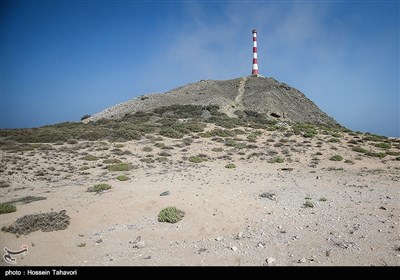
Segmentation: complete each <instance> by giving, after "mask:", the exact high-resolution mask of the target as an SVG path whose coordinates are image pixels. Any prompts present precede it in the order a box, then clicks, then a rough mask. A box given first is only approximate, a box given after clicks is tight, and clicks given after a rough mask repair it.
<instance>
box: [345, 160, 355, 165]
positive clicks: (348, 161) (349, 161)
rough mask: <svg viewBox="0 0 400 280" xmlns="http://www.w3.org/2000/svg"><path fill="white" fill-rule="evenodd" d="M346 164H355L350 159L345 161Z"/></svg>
mask: <svg viewBox="0 0 400 280" xmlns="http://www.w3.org/2000/svg"><path fill="white" fill-rule="evenodd" d="M344 163H348V164H354V161H352V160H350V159H346V160H345V161H344Z"/></svg>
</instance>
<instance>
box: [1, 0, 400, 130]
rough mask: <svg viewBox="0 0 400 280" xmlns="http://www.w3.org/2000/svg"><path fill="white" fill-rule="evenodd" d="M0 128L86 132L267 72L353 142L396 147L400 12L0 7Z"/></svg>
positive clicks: (185, 4) (276, 6)
mask: <svg viewBox="0 0 400 280" xmlns="http://www.w3.org/2000/svg"><path fill="white" fill-rule="evenodd" d="M0 10H1V14H0V20H1V37H0V43H1V49H0V70H1V77H0V82H1V96H0V110H1V115H0V128H26V127H38V126H42V125H48V124H55V123H59V122H65V121H79V120H80V118H81V117H82V116H83V115H86V114H89V115H92V114H94V113H96V112H99V111H102V110H103V109H105V108H107V107H110V106H112V105H115V104H117V103H121V102H124V101H127V100H130V99H132V98H135V97H137V96H140V95H144V94H148V93H156V92H157V93H164V92H167V91H169V90H171V89H173V88H176V87H179V86H183V85H185V84H187V83H193V82H197V81H199V80H202V79H205V80H206V79H211V80H228V79H234V78H238V77H243V76H249V75H250V74H251V67H252V57H253V55H252V44H253V43H252V33H251V31H252V30H253V29H254V28H256V29H257V33H258V34H257V35H258V38H257V41H258V63H259V72H260V74H261V75H263V76H266V77H273V78H275V79H276V80H278V81H280V82H284V83H286V84H289V85H290V86H293V87H295V88H297V89H298V90H300V91H301V92H303V93H304V94H305V95H306V96H307V97H308V98H309V99H311V100H312V101H313V102H314V103H315V104H316V105H317V106H318V107H319V108H320V109H321V110H323V111H324V112H326V113H327V114H328V115H330V116H331V117H333V118H334V119H335V120H336V121H338V122H339V123H341V124H342V125H344V126H345V127H347V128H350V129H352V130H355V131H362V132H370V133H376V134H380V135H385V136H395V137H400V115H399V108H400V100H399V87H400V85H399V61H400V60H399V33H400V31H399V28H400V27H399V26H400V20H399V13H400V4H399V1H397V0H396V1H384V0H379V1H323V0H319V1H200V0H199V1H95V0H92V1H90V0H86V1H74V0H70V1H62V0H61V1H60V0H58V1H56V0H53V1H52V0H46V1H40V0H36V1H35V0H31V1H18V0H13V1H1V4H0Z"/></svg>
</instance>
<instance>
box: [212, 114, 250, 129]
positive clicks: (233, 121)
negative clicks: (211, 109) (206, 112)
mask: <svg viewBox="0 0 400 280" xmlns="http://www.w3.org/2000/svg"><path fill="white" fill-rule="evenodd" d="M207 122H209V123H214V124H216V125H218V126H221V127H224V128H235V127H238V126H243V125H244V123H243V121H242V120H240V119H237V118H229V117H215V116H214V117H211V118H210V119H208V120H207Z"/></svg>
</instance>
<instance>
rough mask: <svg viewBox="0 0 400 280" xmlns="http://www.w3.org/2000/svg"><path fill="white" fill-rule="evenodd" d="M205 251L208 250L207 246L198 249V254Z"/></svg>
mask: <svg viewBox="0 0 400 280" xmlns="http://www.w3.org/2000/svg"><path fill="white" fill-rule="evenodd" d="M205 251H207V249H206V248H200V249H199V250H198V251H197V253H198V254H201V253H203V252H205Z"/></svg>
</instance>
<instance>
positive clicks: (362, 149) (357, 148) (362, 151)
mask: <svg viewBox="0 0 400 280" xmlns="http://www.w3.org/2000/svg"><path fill="white" fill-rule="evenodd" d="M351 149H352V150H353V151H355V152H358V153H363V154H365V153H367V152H368V150H366V149H364V148H362V147H359V146H356V147H353V148H351Z"/></svg>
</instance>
